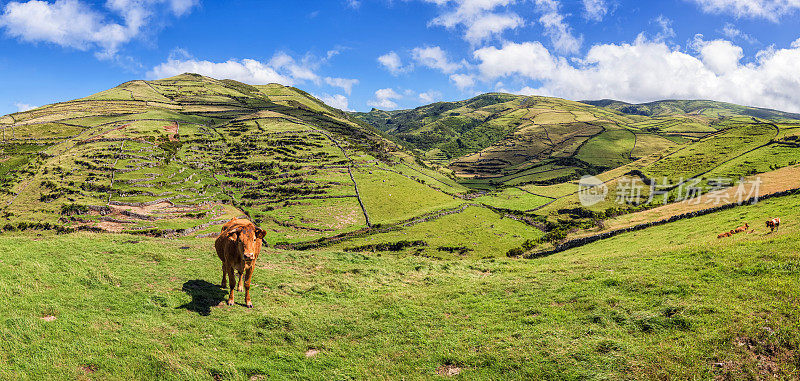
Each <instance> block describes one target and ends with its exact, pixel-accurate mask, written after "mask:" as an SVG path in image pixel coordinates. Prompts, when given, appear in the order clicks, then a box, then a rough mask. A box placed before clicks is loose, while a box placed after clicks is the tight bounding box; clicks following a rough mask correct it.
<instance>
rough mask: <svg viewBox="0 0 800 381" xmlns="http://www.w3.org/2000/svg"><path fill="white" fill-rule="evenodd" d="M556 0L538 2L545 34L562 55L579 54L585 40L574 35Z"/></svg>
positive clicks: (537, 0)
mask: <svg viewBox="0 0 800 381" xmlns="http://www.w3.org/2000/svg"><path fill="white" fill-rule="evenodd" d="M560 7H561V5H560V4H559V2H558V1H556V0H536V8H537V9H538V10H539V12H541V13H542V16H541V17H539V22H541V23H542V25H543V26H544V33H545V34H546V35H547V36H548V37H550V41H552V43H553V46H554V47H555V48H556V50H558V51H559V52H562V53H577V52H578V50H580V48H581V44H582V43H583V41H582V40H583V39H582V38H580V37H575V36H574V35H573V34H572V28H571V27H570V26H569V25H568V24H567V23H566V22H565V21H564V15H562V14H561V13H560Z"/></svg>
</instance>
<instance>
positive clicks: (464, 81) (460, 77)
mask: <svg viewBox="0 0 800 381" xmlns="http://www.w3.org/2000/svg"><path fill="white" fill-rule="evenodd" d="M450 80H451V81H453V83H455V85H456V87H458V88H459V90H462V91H463V90H466V89H469V88H471V87H473V86H475V76H473V75H471V74H453V75H451V76H450Z"/></svg>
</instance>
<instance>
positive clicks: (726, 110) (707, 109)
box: [582, 99, 800, 120]
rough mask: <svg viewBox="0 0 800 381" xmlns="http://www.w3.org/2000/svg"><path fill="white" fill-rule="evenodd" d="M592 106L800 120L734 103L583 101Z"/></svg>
mask: <svg viewBox="0 0 800 381" xmlns="http://www.w3.org/2000/svg"><path fill="white" fill-rule="evenodd" d="M582 103H586V104H589V105H592V106H600V107H606V108H611V109H614V110H618V111H620V112H622V113H624V114H630V115H643V116H669V115H679V114H689V115H698V116H706V117H712V118H721V117H733V116H749V117H754V118H761V119H776V120H777V119H792V120H797V119H800V114H794V113H788V112H783V111H778V110H771V109H766V108H759V107H748V106H740V105H735V104H732V103H725V102H715V101H708V100H666V101H656V102H649V103H642V104H631V103H626V102H621V101H615V100H610V99H603V100H599V101H582Z"/></svg>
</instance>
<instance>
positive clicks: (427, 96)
mask: <svg viewBox="0 0 800 381" xmlns="http://www.w3.org/2000/svg"><path fill="white" fill-rule="evenodd" d="M441 97H442V93H441V92H438V91H436V90H431V91H427V92H424V93H419V100H420V101H422V102H424V103H433V102H434V101H435V100H437V99H439V98H441Z"/></svg>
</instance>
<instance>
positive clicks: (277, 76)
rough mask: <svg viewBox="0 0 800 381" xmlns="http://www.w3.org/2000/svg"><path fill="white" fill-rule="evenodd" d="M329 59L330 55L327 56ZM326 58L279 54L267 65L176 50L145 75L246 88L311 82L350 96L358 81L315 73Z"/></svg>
mask: <svg viewBox="0 0 800 381" xmlns="http://www.w3.org/2000/svg"><path fill="white" fill-rule="evenodd" d="M328 56H330V54H328ZM326 60H327V58H324V57H323V58H316V57H314V56H313V55H311V54H306V55H305V56H303V57H302V58H295V57H292V56H291V55H289V54H288V53H286V52H278V53H276V54H275V55H273V56H272V58H271V59H269V60H268V61H259V60H254V59H249V58H245V59H230V60H227V61H223V62H214V61H208V60H199V59H196V58H194V57H192V56H191V55H190V54H189V53H188V52H186V51H185V50H182V49H175V50H174V51H173V52H172V53H171V54H170V56H169V58H168V59H167V61H166V62H163V63H161V64H159V65H156V66H155V67H153V68H152V69H151V70H150V71H148V72H147V77H148V78H150V79H158V78H164V77H171V76H174V75H178V74H182V73H197V74H202V75H206V76H209V77H213V78H220V79H223V78H225V79H233V80H237V81H240V82H244V83H249V84H266V83H280V84H282V85H286V86H293V85H295V84H298V83H306V82H312V83H314V84H315V85H317V86H319V85H322V83H323V81H324V83H325V84H327V85H328V86H332V87H338V88H341V89H342V90H343V91H344V92H345V93H346V94H348V95H349V94H350V93H351V92H352V89H353V86H355V85H357V84H358V83H359V81H358V80H357V79H349V78H336V77H321V76H320V75H319V74H317V73H316V70H317V69H318V68H319V67H320V66H321V65H322V64H323V63H324V62H326Z"/></svg>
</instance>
